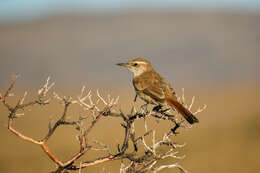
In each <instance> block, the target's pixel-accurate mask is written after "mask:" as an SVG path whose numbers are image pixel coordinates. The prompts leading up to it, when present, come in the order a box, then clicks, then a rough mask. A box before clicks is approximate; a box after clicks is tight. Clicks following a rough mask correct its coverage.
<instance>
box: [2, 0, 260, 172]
mask: <svg viewBox="0 0 260 173" xmlns="http://www.w3.org/2000/svg"><path fill="white" fill-rule="evenodd" d="M259 31H260V1H258V0H218V1H214V0H149V1H148V0H138V1H137V0H85V1H84V0H74V1H73V0H26V1H25V0H12V1H7V0H3V1H0V65H1V68H0V89H1V91H0V92H3V91H4V90H5V89H6V88H7V87H8V84H9V81H10V76H11V75H13V74H20V78H19V79H18V80H17V84H16V90H15V91H16V93H17V94H16V97H12V98H10V101H11V102H15V100H17V99H18V97H19V96H20V95H21V94H23V92H24V91H26V90H27V91H30V94H29V96H28V100H29V98H30V97H33V96H34V95H36V93H37V88H39V87H40V86H42V84H43V83H44V81H45V80H46V78H47V77H48V76H51V79H52V80H53V81H54V82H55V83H56V84H55V87H54V90H55V91H56V92H57V93H59V94H61V95H72V96H77V94H79V92H80V89H81V87H82V86H83V85H86V87H87V88H88V89H93V90H95V89H99V90H100V91H101V93H102V94H103V95H107V94H111V95H112V96H114V97H115V96H120V102H121V105H122V107H123V108H124V109H123V110H125V112H127V111H128V110H129V109H130V106H129V102H131V101H132V100H133V98H134V90H133V87H132V84H131V78H132V76H131V74H130V72H128V71H127V70H126V69H123V68H120V67H118V66H116V65H115V64H116V63H119V62H126V61H128V60H130V59H131V58H133V57H145V58H147V59H148V60H150V61H151V62H152V64H153V66H154V68H155V69H156V70H157V71H158V72H159V73H160V74H162V75H163V76H164V77H165V78H166V79H167V80H168V81H169V82H170V83H171V84H172V85H173V87H174V88H175V89H176V91H177V94H179V95H180V94H181V90H182V88H185V93H186V97H187V99H188V100H191V97H192V96H195V97H196V100H195V103H196V104H195V107H194V110H195V109H196V108H197V107H199V106H200V105H203V104H204V103H205V104H207V106H208V108H207V110H206V111H204V112H203V113H201V114H200V115H199V119H200V124H198V125H195V126H194V128H192V129H191V130H187V131H182V133H181V134H180V135H179V136H178V139H179V141H178V142H180V143H182V142H186V143H187V146H186V147H185V148H184V150H183V154H185V155H186V156H187V157H186V158H185V159H184V160H183V161H179V163H180V164H181V165H182V166H183V167H184V168H186V169H187V170H189V171H190V172H191V173H201V172H211V173H217V172H222V173H229V172H237V173H242V172H257V171H258V170H259V154H260V149H259V146H260V121H259V116H260V115H259V114H260V108H259V105H258V98H259V97H260V92H259V87H260V77H259V74H260V70H259V65H260V63H259V55H260V54H259V53H260V52H259V50H260V34H259ZM140 103H141V102H140ZM0 111H1V116H0V135H1V138H2V142H1V143H0V146H1V147H0V168H1V171H2V172H7V173H14V172H27V173H30V172H40V173H41V172H44V173H45V172H50V171H51V170H54V169H55V166H54V165H53V163H52V162H51V161H50V160H49V158H47V156H45V154H44V153H43V152H42V151H41V149H40V148H39V147H38V146H34V145H33V144H30V143H28V142H25V141H22V140H20V139H18V138H17V137H15V136H14V135H13V134H11V133H10V132H8V130H7V111H6V110H5V108H4V107H3V105H0ZM61 111H62V109H61V108H60V107H59V105H58V103H55V102H54V103H53V104H51V105H50V107H48V108H46V109H40V108H38V107H34V108H32V111H30V112H26V115H25V116H23V117H22V118H20V119H18V120H17V122H16V123H15V125H16V127H17V128H18V129H19V130H21V131H22V132H24V133H25V134H27V135H29V136H33V137H36V138H39V139H40V138H41V137H42V136H43V135H44V134H45V133H46V132H47V130H48V128H47V124H48V120H49V117H50V116H56V115H58V114H59V113H60V112H61ZM77 111H79V109H78V108H73V110H72V111H71V115H70V116H71V117H72V118H73V117H74V116H78V112H77ZM81 113H82V112H81ZM120 128H121V127H120V125H119V122H118V121H116V120H111V119H110V120H108V119H106V120H102V121H101V122H100V125H99V128H97V129H96V132H95V134H93V136H94V137H97V138H98V139H99V140H100V141H103V142H104V143H105V142H107V143H108V144H109V145H111V148H116V147H115V146H116V143H113V141H116V142H120V141H121V140H122V139H121V138H122V135H123V134H117V133H119V131H120V130H118V129H120ZM140 128H142V126H140ZM104 129H106V130H105V131H106V132H104ZM108 129H109V130H108ZM72 131H73V130H72V129H71V128H62V129H59V131H58V133H57V134H56V135H55V136H54V138H52V140H51V141H50V146H51V149H52V150H53V151H54V153H55V154H57V155H58V156H59V157H60V158H62V159H68V158H70V156H71V155H72V154H73V153H75V152H76V151H77V147H75V146H76V145H77V143H76V142H75V134H76V132H74V131H73V132H72ZM71 132H72V133H71ZM65 133H66V134H69V135H66V136H65V135H64V134H65ZM70 134H71V135H70ZM111 134H113V140H112V139H111ZM109 135H110V136H109ZM57 141H59V142H57ZM73 141H74V142H73ZM89 157H92V156H85V160H86V159H88V158H89ZM83 160H84V159H83ZM118 169H119V162H115V163H111V164H110V163H109V164H105V166H103V165H102V166H96V167H90V168H86V169H84V170H83V171H82V172H102V171H103V172H109V170H110V172H111V170H112V172H118ZM174 171H176V170H173V169H165V170H164V171H162V172H174ZM176 172H177V171H176Z"/></svg>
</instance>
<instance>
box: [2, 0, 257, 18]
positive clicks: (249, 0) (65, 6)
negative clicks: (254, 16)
mask: <svg viewBox="0 0 260 173" xmlns="http://www.w3.org/2000/svg"><path fill="white" fill-rule="evenodd" d="M134 7H147V8H149V7H153V8H154V7H159V8H171V7H173V8H176V9H178V8H184V9H185V7H186V8H191V7H193V8H194V9H208V10H227V11H229V10H230V11H234V10H235V11H246V12H260V0H0V22H1V21H8V20H21V19H26V18H28V19H30V18H35V17H39V16H42V15H46V14H52V13H55V12H59V11H66V10H71V11H86V12H99V11H104V10H105V11H120V10H125V9H131V8H134Z"/></svg>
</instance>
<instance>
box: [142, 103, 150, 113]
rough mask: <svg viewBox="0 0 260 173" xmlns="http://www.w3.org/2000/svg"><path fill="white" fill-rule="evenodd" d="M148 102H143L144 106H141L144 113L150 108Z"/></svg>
mask: <svg viewBox="0 0 260 173" xmlns="http://www.w3.org/2000/svg"><path fill="white" fill-rule="evenodd" d="M148 104H149V103H148V102H146V103H145V104H143V105H142V106H141V110H142V111H143V112H144V113H147V112H148V110H147V106H148Z"/></svg>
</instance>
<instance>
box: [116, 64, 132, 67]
mask: <svg viewBox="0 0 260 173" xmlns="http://www.w3.org/2000/svg"><path fill="white" fill-rule="evenodd" d="M116 65H119V66H123V67H128V66H129V64H128V63H118V64H116Z"/></svg>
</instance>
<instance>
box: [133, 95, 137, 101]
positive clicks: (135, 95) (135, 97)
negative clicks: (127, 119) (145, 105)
mask: <svg viewBox="0 0 260 173" xmlns="http://www.w3.org/2000/svg"><path fill="white" fill-rule="evenodd" d="M136 99H137V94H135V98H134V102H136Z"/></svg>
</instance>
